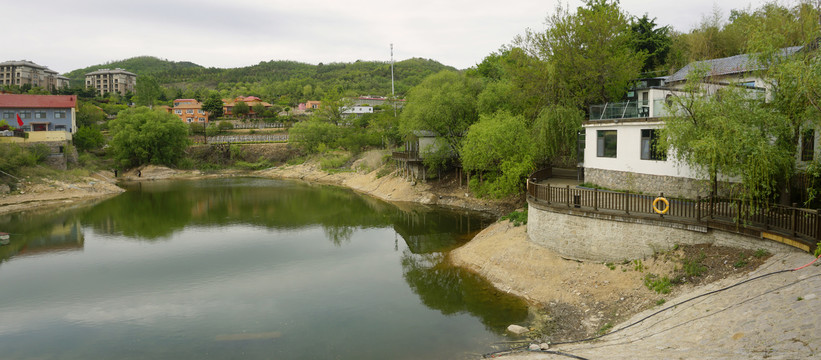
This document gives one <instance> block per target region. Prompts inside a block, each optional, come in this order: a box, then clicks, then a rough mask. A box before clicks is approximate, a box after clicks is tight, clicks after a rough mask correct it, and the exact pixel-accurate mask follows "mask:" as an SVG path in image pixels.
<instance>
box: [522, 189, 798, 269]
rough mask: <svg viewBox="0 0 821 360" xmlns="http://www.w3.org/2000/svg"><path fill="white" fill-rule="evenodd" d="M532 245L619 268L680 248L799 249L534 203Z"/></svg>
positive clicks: (660, 222)
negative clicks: (708, 245)
mask: <svg viewBox="0 0 821 360" xmlns="http://www.w3.org/2000/svg"><path fill="white" fill-rule="evenodd" d="M529 205H530V206H529V211H528V218H527V234H528V237H529V238H530V241H532V242H534V243H536V244H539V245H542V246H544V247H546V248H548V249H550V250H553V251H555V252H556V253H558V254H560V255H561V256H563V257H566V258H569V259H575V260H587V261H599V262H620V261H623V260H632V259H640V258H645V257H648V256H652V255H653V254H654V253H655V252H661V251H667V250H670V249H672V248H673V247H674V246H675V245H676V244H682V245H692V244H715V245H721V246H731V247H736V248H743V249H751V250H757V249H767V250H769V251H770V252H773V253H784V252H796V251H800V250H798V249H796V248H793V247H790V246H787V245H784V244H781V243H777V242H774V241H770V240H764V239H760V238H753V237H749V236H745V235H739V234H735V233H730V232H725V231H721V230H715V229H708V228H706V227H702V226H693V225H687V224H682V223H675V222H668V221H665V220H648V219H639V218H632V217H626V216H619V215H609V214H601V213H592V212H585V211H580V210H577V209H557V208H551V207H547V206H543V205H540V204H538V203H536V202H532V201H531V202H529Z"/></svg>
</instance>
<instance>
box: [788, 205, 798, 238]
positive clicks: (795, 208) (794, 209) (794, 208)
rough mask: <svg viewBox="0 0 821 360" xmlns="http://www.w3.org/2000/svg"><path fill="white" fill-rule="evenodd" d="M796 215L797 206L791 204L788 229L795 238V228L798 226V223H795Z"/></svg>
mask: <svg viewBox="0 0 821 360" xmlns="http://www.w3.org/2000/svg"><path fill="white" fill-rule="evenodd" d="M797 213H798V204H796V203H792V226H790V228H791V229H792V236H795V234H796V233H797V231H796V227H797V226H798V221H796V214H797Z"/></svg>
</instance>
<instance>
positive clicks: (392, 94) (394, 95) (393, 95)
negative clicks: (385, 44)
mask: <svg viewBox="0 0 821 360" xmlns="http://www.w3.org/2000/svg"><path fill="white" fill-rule="evenodd" d="M391 97H396V93H394V90H393V44H391Z"/></svg>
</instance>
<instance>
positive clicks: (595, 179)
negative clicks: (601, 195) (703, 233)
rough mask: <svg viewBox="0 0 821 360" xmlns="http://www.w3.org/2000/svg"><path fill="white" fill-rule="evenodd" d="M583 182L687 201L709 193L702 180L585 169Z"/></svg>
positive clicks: (707, 186) (706, 185)
mask: <svg viewBox="0 0 821 360" xmlns="http://www.w3.org/2000/svg"><path fill="white" fill-rule="evenodd" d="M584 181H585V182H587V183H591V184H595V185H597V186H601V187H603V188H607V189H614V190H629V191H631V192H635V193H644V194H652V195H656V194H660V193H664V196H671V197H683V198H689V199H695V198H696V196H699V195H700V196H707V195H709V193H710V189H709V185H708V184H707V183H705V182H704V181H702V180H696V179H690V178H683V177H676V176H663V175H648V174H638V173H633V172H627V171H616V170H602V169H594V168H585V169H584Z"/></svg>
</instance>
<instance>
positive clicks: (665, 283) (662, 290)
mask: <svg viewBox="0 0 821 360" xmlns="http://www.w3.org/2000/svg"><path fill="white" fill-rule="evenodd" d="M644 286H646V287H647V288H648V289H650V290H653V291H655V292H657V293H659V294H669V293H670V290H671V289H672V287H673V283H672V282H671V281H670V279H669V278H668V277H666V276H663V277H659V276H658V275H654V274H647V275H645V276H644Z"/></svg>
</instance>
